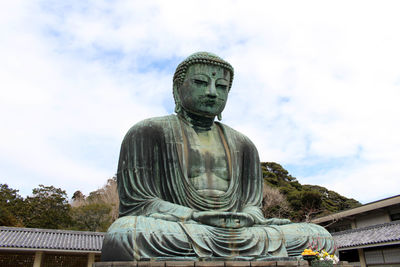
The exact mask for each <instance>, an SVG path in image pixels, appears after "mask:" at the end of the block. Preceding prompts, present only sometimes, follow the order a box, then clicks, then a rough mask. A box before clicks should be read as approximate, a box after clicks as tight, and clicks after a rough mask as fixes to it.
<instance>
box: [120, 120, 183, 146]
mask: <svg viewBox="0 0 400 267" xmlns="http://www.w3.org/2000/svg"><path fill="white" fill-rule="evenodd" d="M174 117H176V116H175V115H167V116H162V117H153V118H148V119H145V120H142V121H140V122H138V123H136V124H135V125H133V126H132V127H131V128H130V129H129V131H128V132H127V133H126V135H125V138H124V140H126V139H131V138H132V137H135V136H137V135H141V136H143V135H144V136H148V137H150V136H155V135H158V134H161V133H163V132H164V131H165V130H166V129H169V124H170V121H171V120H173V119H174Z"/></svg>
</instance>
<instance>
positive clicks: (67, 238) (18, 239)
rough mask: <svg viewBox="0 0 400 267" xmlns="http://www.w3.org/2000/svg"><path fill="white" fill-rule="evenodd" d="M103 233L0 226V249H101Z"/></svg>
mask: <svg viewBox="0 0 400 267" xmlns="http://www.w3.org/2000/svg"><path fill="white" fill-rule="evenodd" d="M103 237H104V233H99V232H83V231H68V230H50V229H37V228H18V227H0V249H1V248H9V249H10V248H16V249H46V250H47V249H49V250H74V251H77V250H78V251H79V250H81V251H92V252H93V251H98V252H100V251H101V246H102V243H103Z"/></svg>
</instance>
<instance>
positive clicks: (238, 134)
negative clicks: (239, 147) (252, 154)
mask: <svg viewBox="0 0 400 267" xmlns="http://www.w3.org/2000/svg"><path fill="white" fill-rule="evenodd" d="M216 123H217V124H218V125H219V126H220V127H221V128H222V130H223V131H224V132H225V135H227V136H229V137H230V138H234V139H236V140H237V141H240V142H242V143H244V144H246V145H249V146H252V147H255V145H254V144H253V142H252V141H251V140H250V138H248V137H247V136H246V135H244V134H243V133H241V132H239V131H237V130H235V129H233V128H231V127H230V126H228V125H226V124H223V123H221V122H216Z"/></svg>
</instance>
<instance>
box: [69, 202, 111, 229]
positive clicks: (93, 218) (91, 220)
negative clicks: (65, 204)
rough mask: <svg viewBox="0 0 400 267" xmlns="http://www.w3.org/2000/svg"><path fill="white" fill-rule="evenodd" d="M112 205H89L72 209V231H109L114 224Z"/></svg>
mask: <svg viewBox="0 0 400 267" xmlns="http://www.w3.org/2000/svg"><path fill="white" fill-rule="evenodd" d="M110 211H111V205H110V204H106V203H89V204H86V205H82V206H79V207H73V208H72V209H71V216H72V219H73V226H72V229H75V230H85V231H103V232H105V231H107V229H108V227H109V226H110V224H111V223H112V218H111V214H110Z"/></svg>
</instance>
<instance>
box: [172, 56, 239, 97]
mask: <svg viewBox="0 0 400 267" xmlns="http://www.w3.org/2000/svg"><path fill="white" fill-rule="evenodd" d="M193 64H211V65H216V66H221V67H223V68H225V69H227V70H229V71H230V73H231V80H230V81H229V90H230V89H231V86H232V81H233V74H234V71H233V67H232V66H231V64H229V63H228V62H227V61H225V60H223V59H222V58H220V57H219V56H217V55H215V54H213V53H209V52H197V53H194V54H192V55H190V56H188V57H187V58H186V59H185V60H184V61H182V62H181V63H180V64H179V65H178V67H177V68H176V70H175V74H174V78H173V83H174V87H176V88H179V87H180V86H181V85H182V83H183V81H184V79H185V76H186V71H187V69H188V67H189V66H190V65H193Z"/></svg>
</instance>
